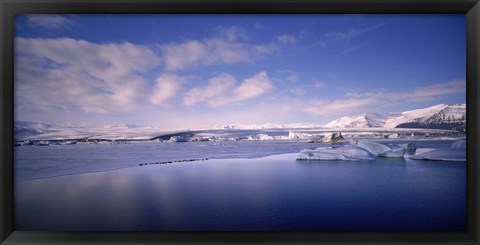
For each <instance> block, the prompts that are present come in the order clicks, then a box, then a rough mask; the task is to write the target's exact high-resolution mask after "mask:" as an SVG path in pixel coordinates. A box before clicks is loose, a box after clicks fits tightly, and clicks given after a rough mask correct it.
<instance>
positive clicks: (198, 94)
mask: <svg viewBox="0 0 480 245" xmlns="http://www.w3.org/2000/svg"><path fill="white" fill-rule="evenodd" d="M273 89H274V86H273V82H272V81H271V79H270V78H269V77H268V75H267V73H266V72H265V71H262V72H260V73H258V74H256V75H255V76H253V77H251V78H247V79H244V80H243V81H242V83H241V84H239V85H238V86H237V81H236V79H235V78H234V77H233V76H231V75H229V74H221V75H219V76H217V77H214V78H212V79H210V80H209V81H208V84H207V85H206V86H204V87H196V88H193V89H191V90H189V91H187V92H186V93H185V95H184V97H183V103H184V105H186V106H192V105H195V104H197V103H201V102H205V103H207V104H209V105H210V106H212V107H220V106H225V105H228V104H231V103H235V102H240V101H245V100H250V99H254V98H257V97H259V96H261V95H263V94H266V93H268V92H270V91H272V90H273Z"/></svg>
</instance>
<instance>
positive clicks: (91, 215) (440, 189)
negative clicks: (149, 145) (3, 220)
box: [15, 154, 466, 231]
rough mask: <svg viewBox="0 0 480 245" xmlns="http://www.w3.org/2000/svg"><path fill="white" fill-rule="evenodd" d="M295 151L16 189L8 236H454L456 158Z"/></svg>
mask: <svg viewBox="0 0 480 245" xmlns="http://www.w3.org/2000/svg"><path fill="white" fill-rule="evenodd" d="M295 156H296V154H286V155H277V156H270V157H265V158H255V159H218V160H208V161H198V162H186V163H173V164H164V165H149V166H137V167H131V168H124V169H119V170H114V171H107V172H97V173H86V174H77V175H70V176H60V177H54V178H48V179H37V180H29V181H23V182H18V183H16V184H15V229H16V230H71V231H85V230H86V231H95V230H110V231H126V230H131V231H140V230H141V231H150V230H154V231H292V230H297V231H307V230H309V231H311V230H315V231H460V230H464V229H465V227H466V224H465V222H466V216H465V214H466V181H465V179H466V172H465V171H466V167H465V165H466V164H465V163H464V162H460V163H459V162H437V161H415V160H405V159H385V158H383V159H382V158H380V159H378V160H375V161H360V162H347V161H296V160H295Z"/></svg>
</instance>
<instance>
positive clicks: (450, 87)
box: [297, 80, 466, 116]
mask: <svg viewBox="0 0 480 245" xmlns="http://www.w3.org/2000/svg"><path fill="white" fill-rule="evenodd" d="M465 89H466V83H465V80H453V81H450V82H446V83H439V84H435V85H429V86H425V87H419V88H415V89H412V90H410V91H407V92H402V93H397V92H382V91H380V92H370V93H352V92H350V93H346V94H345V98H341V99H337V100H334V101H326V100H309V101H297V105H298V106H299V107H300V108H302V109H301V110H302V111H303V112H306V113H308V114H311V115H315V116H321V115H325V116H329V115H351V114H358V112H359V111H360V112H361V111H369V110H371V108H372V107H384V106H391V105H398V104H408V103H418V102H426V101H433V100H435V99H438V97H440V96H447V95H452V94H462V93H465V92H466V91H465Z"/></svg>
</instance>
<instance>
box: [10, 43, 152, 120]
mask: <svg viewBox="0 0 480 245" xmlns="http://www.w3.org/2000/svg"><path fill="white" fill-rule="evenodd" d="M15 55H16V56H15V85H16V92H17V94H16V98H17V100H16V106H19V107H21V108H24V109H29V110H55V109H69V110H73V111H75V110H77V111H84V112H94V113H115V112H124V111H129V110H132V109H134V108H135V107H136V105H137V103H136V102H137V100H138V98H142V97H143V96H144V95H145V93H147V91H146V90H145V87H146V84H147V82H148V81H147V80H145V79H144V78H143V77H142V76H141V75H140V74H141V73H143V72H146V71H147V70H149V69H151V68H153V67H155V66H158V65H159V63H160V60H159V58H158V57H157V56H156V55H155V53H153V52H152V51H151V50H150V49H148V48H146V47H143V46H139V45H134V44H131V43H109V44H95V43H91V42H87V41H82V40H75V39H70V38H59V39H31V38H15Z"/></svg>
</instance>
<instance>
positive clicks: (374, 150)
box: [356, 141, 406, 157]
mask: <svg viewBox="0 0 480 245" xmlns="http://www.w3.org/2000/svg"><path fill="white" fill-rule="evenodd" d="M356 145H357V146H359V147H361V148H363V149H365V150H367V151H368V152H370V153H371V154H373V155H375V156H379V157H403V155H404V154H405V152H406V148H404V147H401V146H398V145H395V144H389V145H388V146H387V145H384V144H380V143H375V142H370V141H357V142H356Z"/></svg>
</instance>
